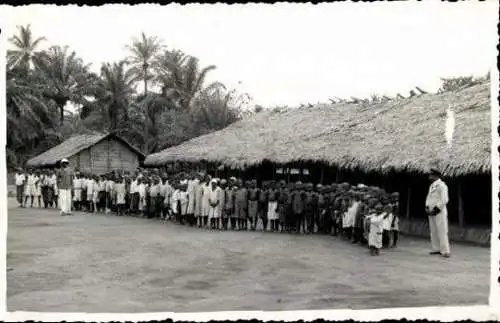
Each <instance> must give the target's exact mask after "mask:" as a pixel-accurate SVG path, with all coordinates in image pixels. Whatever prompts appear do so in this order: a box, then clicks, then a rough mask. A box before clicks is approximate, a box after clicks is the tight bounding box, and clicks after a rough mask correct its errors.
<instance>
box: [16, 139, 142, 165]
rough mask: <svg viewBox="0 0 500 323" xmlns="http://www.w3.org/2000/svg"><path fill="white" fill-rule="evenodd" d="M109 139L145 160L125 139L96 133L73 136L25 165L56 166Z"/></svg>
mask: <svg viewBox="0 0 500 323" xmlns="http://www.w3.org/2000/svg"><path fill="white" fill-rule="evenodd" d="M110 137H111V138H113V139H115V140H118V141H120V142H122V143H123V144H125V145H126V146H127V147H129V148H130V149H131V150H132V151H134V152H135V153H136V154H138V155H140V156H141V158H145V155H144V154H143V153H142V152H141V151H140V150H139V149H137V148H136V147H134V146H132V145H131V144H130V143H128V142H127V141H126V140H125V139H123V138H121V137H119V136H117V135H115V134H112V133H107V134H102V133H98V134H85V135H76V136H73V137H71V138H69V139H67V140H66V141H64V142H62V143H60V144H59V145H57V146H55V147H52V148H51V149H49V150H47V151H45V152H44V153H42V154H40V155H38V156H36V157H33V158H32V159H30V160H28V162H27V163H26V165H27V166H29V167H43V166H52V165H56V164H57V163H58V162H59V161H61V159H63V158H70V157H71V156H74V155H76V154H78V153H79V152H80V151H82V150H85V149H87V148H89V147H91V146H94V145H96V144H98V143H99V142H101V141H103V140H105V139H107V138H110Z"/></svg>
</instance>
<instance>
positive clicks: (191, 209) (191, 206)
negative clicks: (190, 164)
mask: <svg viewBox="0 0 500 323" xmlns="http://www.w3.org/2000/svg"><path fill="white" fill-rule="evenodd" d="M194 187H195V182H194V180H190V181H189V182H188V186H187V196H188V204H187V210H186V213H187V214H194Z"/></svg>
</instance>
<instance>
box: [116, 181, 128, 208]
mask: <svg viewBox="0 0 500 323" xmlns="http://www.w3.org/2000/svg"><path fill="white" fill-rule="evenodd" d="M115 192H116V204H118V205H122V204H125V193H126V192H125V183H123V182H122V183H116V184H115Z"/></svg>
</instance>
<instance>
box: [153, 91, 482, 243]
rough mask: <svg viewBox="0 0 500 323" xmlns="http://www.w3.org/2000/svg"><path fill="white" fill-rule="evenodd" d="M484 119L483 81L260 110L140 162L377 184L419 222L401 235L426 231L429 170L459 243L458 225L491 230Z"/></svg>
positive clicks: (407, 216) (405, 214) (265, 176)
mask: <svg viewBox="0 0 500 323" xmlns="http://www.w3.org/2000/svg"><path fill="white" fill-rule="evenodd" d="M449 108H450V109H451V110H452V111H453V112H454V115H455V127H454V135H453V141H452V144H451V145H448V144H447V141H446V137H445V129H446V128H445V125H446V120H447V110H448V109H449ZM490 115H491V114H490V83H489V82H484V83H482V84H478V85H474V86H471V87H467V88H462V89H460V90H457V91H452V92H445V93H440V94H427V93H426V94H421V95H418V96H414V97H411V98H403V99H394V100H389V101H386V102H376V103H373V102H372V103H363V102H360V103H357V104H354V103H337V104H323V105H316V106H313V107H305V108H299V109H288V110H286V111H267V112H266V111H265V112H261V113H258V114H256V115H253V116H252V117H250V118H248V119H245V120H242V121H239V122H236V123H234V124H232V125H230V126H228V127H227V128H225V129H222V130H220V131H217V132H214V133H210V134H207V135H205V136H201V137H198V138H194V139H192V140H190V141H187V142H185V143H183V144H181V145H179V146H176V147H171V148H168V149H166V150H163V151H161V152H158V153H155V154H152V155H149V156H148V157H147V158H146V160H145V165H146V166H159V165H164V164H165V163H169V162H173V161H187V162H196V161H199V160H206V161H208V162H212V163H218V164H224V165H226V166H229V167H232V168H236V169H246V170H247V171H249V172H251V173H252V175H253V176H259V177H261V178H262V179H269V178H272V177H276V176H278V177H280V176H281V177H285V178H288V179H294V180H296V179H299V178H301V179H302V180H310V181H313V182H321V181H323V182H333V181H348V182H351V183H360V182H363V183H365V184H373V185H378V186H381V187H385V188H386V189H387V190H389V191H399V192H400V193H401V201H400V203H401V205H400V209H401V210H402V213H403V214H402V218H403V219H406V220H407V222H408V221H409V220H410V219H414V220H415V221H417V222H419V221H418V220H419V219H420V220H422V221H423V222H424V224H422V225H420V224H418V225H416V224H415V225H414V226H415V228H413V229H408V230H409V231H419V230H420V231H426V228H425V219H426V216H425V212H424V201H425V196H426V194H427V189H428V186H429V182H428V179H427V175H426V172H427V170H428V168H429V166H430V165H437V166H439V167H440V168H441V170H442V171H443V174H444V176H445V181H446V182H447V183H448V186H449V194H450V203H449V215H450V221H451V222H452V224H453V225H456V226H457V228H458V229H457V230H458V231H457V232H459V233H456V235H458V236H465V235H467V234H468V233H466V232H465V231H464V230H463V229H464V228H466V227H472V226H474V227H486V228H489V227H490V226H491V155H490V154H491V142H492V140H491V120H490ZM276 169H280V174H277V172H276ZM291 169H295V170H297V169H298V170H299V171H298V172H297V171H295V174H291V173H290V170H291ZM304 169H307V171H308V174H304V173H305V172H304V171H303V170H304ZM408 223H409V222H408ZM402 225H403V226H404V225H405V224H402ZM408 225H410V224H408ZM412 225H413V224H412ZM417 226H418V227H419V228H416V227H417ZM451 231H453V230H451ZM451 234H452V236H453V234H454V233H453V232H451ZM456 239H459V240H460V239H461V238H460V237H458V238H456ZM481 239H483V240H484V239H486V240H488V239H489V237H488V238H486V237H483V238H481ZM461 240H464V239H461ZM465 240H467V239H465Z"/></svg>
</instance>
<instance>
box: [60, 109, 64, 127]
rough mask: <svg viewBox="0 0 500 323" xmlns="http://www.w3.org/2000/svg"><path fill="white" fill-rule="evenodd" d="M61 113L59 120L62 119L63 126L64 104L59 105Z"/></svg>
mask: <svg viewBox="0 0 500 323" xmlns="http://www.w3.org/2000/svg"><path fill="white" fill-rule="evenodd" d="M59 113H60V116H59V120H60V121H61V126H62V125H63V123H64V106H62V107H59Z"/></svg>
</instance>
